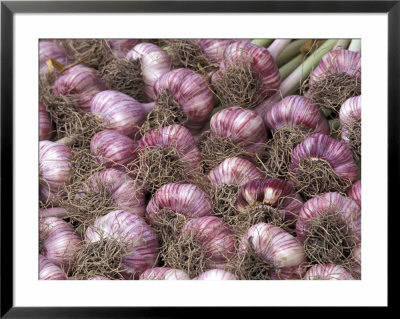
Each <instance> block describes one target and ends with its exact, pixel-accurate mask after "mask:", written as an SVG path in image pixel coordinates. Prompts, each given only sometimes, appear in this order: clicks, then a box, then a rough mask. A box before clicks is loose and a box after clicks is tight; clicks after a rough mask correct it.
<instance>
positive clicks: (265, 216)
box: [236, 178, 303, 232]
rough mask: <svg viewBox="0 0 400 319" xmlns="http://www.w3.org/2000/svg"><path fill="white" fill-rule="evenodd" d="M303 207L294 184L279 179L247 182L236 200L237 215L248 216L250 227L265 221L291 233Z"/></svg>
mask: <svg viewBox="0 0 400 319" xmlns="http://www.w3.org/2000/svg"><path fill="white" fill-rule="evenodd" d="M302 206H303V199H302V198H301V197H300V195H298V194H297V192H296V191H295V189H294V188H293V186H292V185H291V184H290V183H289V182H288V181H285V180H283V179H279V178H268V179H255V180H252V181H250V182H248V183H246V184H245V185H243V186H242V187H241V188H240V191H239V196H238V198H237V200H236V208H237V211H238V214H241V215H242V214H243V215H246V216H247V217H248V219H249V222H250V223H251V225H246V227H247V228H248V227H250V226H252V225H254V224H257V223H259V222H265V223H269V224H274V225H276V226H279V227H281V228H283V229H285V230H286V231H288V232H290V231H291V228H294V226H295V222H296V219H297V216H298V215H299V212H300V209H301V208H302ZM242 223H243V222H242ZM243 224H245V223H243ZM238 226H239V225H238Z"/></svg>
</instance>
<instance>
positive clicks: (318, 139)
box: [290, 133, 358, 198]
mask: <svg viewBox="0 0 400 319" xmlns="http://www.w3.org/2000/svg"><path fill="white" fill-rule="evenodd" d="M290 172H291V175H292V176H291V181H292V183H293V184H294V186H295V187H296V188H298V189H301V192H302V194H303V195H304V196H306V197H308V198H310V197H313V196H315V195H318V194H321V193H324V192H329V191H335V190H339V189H340V190H341V191H342V192H346V191H347V189H348V188H349V187H350V186H351V182H353V181H354V180H355V179H356V178H357V176H358V167H357V165H356V163H355V162H354V159H353V154H352V152H351V151H350V149H349V148H348V147H347V146H346V145H345V144H344V143H343V142H339V141H337V140H335V139H333V138H331V137H330V136H328V135H325V134H320V133H314V134H311V135H309V136H308V137H307V138H306V139H305V140H304V141H302V142H301V143H300V144H298V145H297V146H296V147H295V148H294V149H293V151H292V159H291V162H290Z"/></svg>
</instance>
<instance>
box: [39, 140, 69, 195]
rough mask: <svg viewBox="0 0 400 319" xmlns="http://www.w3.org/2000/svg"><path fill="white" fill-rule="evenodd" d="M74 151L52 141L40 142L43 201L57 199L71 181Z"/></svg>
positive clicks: (40, 174) (40, 173)
mask: <svg viewBox="0 0 400 319" xmlns="http://www.w3.org/2000/svg"><path fill="white" fill-rule="evenodd" d="M72 158H73V155H72V152H71V150H70V149H69V148H68V147H67V146H65V145H61V144H57V143H55V142H51V141H40V142H39V176H40V178H41V179H43V182H40V187H39V198H40V200H41V201H42V202H44V203H47V202H52V201H54V200H55V201H56V202H57V199H56V195H57V193H58V191H60V190H61V189H62V187H63V186H65V185H68V184H69V183H70V182H71V177H72V176H71V174H72Z"/></svg>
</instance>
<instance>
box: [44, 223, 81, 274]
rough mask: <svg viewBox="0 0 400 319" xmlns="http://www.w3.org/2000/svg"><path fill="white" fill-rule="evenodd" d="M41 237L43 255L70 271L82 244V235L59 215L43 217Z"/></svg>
mask: <svg viewBox="0 0 400 319" xmlns="http://www.w3.org/2000/svg"><path fill="white" fill-rule="evenodd" d="M39 239H40V243H41V247H42V248H43V251H44V252H43V256H45V257H46V258H47V259H48V260H49V261H50V262H52V263H53V264H55V265H56V266H58V267H60V268H62V269H63V270H64V271H65V272H66V273H68V272H69V271H70V270H71V269H70V267H71V266H72V260H73V257H74V254H75V252H76V251H77V250H78V249H79V248H80V247H81V246H82V240H81V237H80V236H79V235H78V234H77V233H76V232H75V229H74V227H73V226H72V225H71V224H70V223H67V222H65V221H64V220H62V219H60V218H57V217H46V218H42V219H41V220H40V223H39Z"/></svg>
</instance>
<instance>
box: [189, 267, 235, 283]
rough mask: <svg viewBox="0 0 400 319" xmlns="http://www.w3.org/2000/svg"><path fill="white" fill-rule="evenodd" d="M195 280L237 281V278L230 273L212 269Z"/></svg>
mask: <svg viewBox="0 0 400 319" xmlns="http://www.w3.org/2000/svg"><path fill="white" fill-rule="evenodd" d="M193 280H237V278H236V276H235V275H234V274H232V273H231V272H229V271H226V270H223V269H210V270H207V271H205V272H203V273H201V274H200V275H198V276H196V277H194V278H193Z"/></svg>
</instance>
